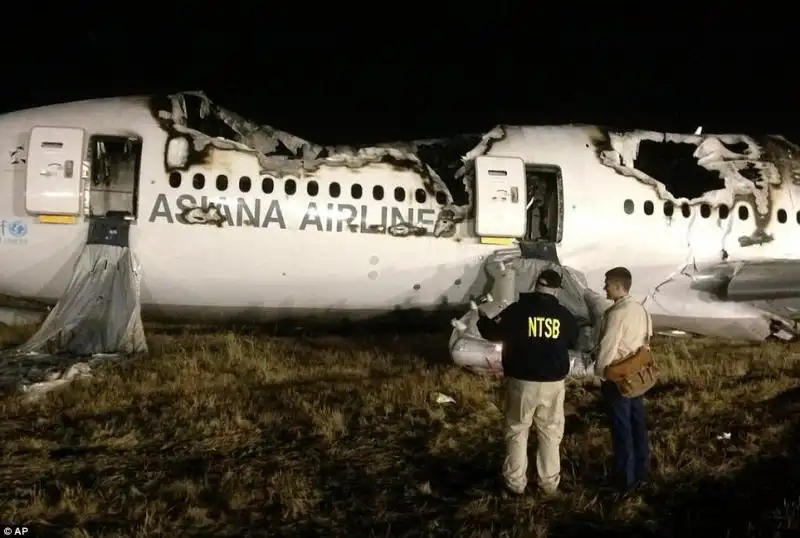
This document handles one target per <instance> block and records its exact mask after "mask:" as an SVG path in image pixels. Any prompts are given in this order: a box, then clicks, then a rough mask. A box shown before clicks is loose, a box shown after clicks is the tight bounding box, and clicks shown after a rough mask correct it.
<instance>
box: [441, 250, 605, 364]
mask: <svg viewBox="0 0 800 538" xmlns="http://www.w3.org/2000/svg"><path fill="white" fill-rule="evenodd" d="M545 269H554V270H556V271H557V272H559V273H560V274H561V275H562V277H563V283H562V289H561V291H560V292H559V294H558V300H559V301H560V302H561V304H563V305H564V306H565V307H566V308H567V309H569V310H570V311H571V312H572V313H573V314H574V315H575V317H576V318H577V320H578V324H579V326H580V327H581V331H580V338H579V340H578V349H576V350H573V352H572V353H570V358H571V362H572V365H571V369H570V375H571V376H576V377H580V376H590V375H593V372H592V371H591V366H592V364H591V359H590V356H589V354H588V352H589V351H591V350H592V349H593V348H594V346H595V339H596V334H595V333H596V330H597V323H598V322H599V321H600V320H601V319H602V315H603V312H605V310H606V308H608V307H609V306H610V304H611V302H610V301H608V300H607V299H606V298H605V297H603V296H602V295H600V294H598V293H596V292H594V291H592V290H591V289H589V288H588V286H587V284H586V278H585V277H584V275H583V274H582V273H580V272H578V271H575V270H574V269H571V268H569V267H562V266H560V265H558V264H557V263H553V262H550V261H547V260H542V259H535V258H534V259H528V258H522V257H520V255H519V251H518V250H517V249H509V250H507V251H505V250H502V251H498V252H496V253H495V254H494V255H493V256H492V257H490V258H489V260H487V263H486V272H487V273H488V276H489V293H490V294H491V296H492V301H488V302H486V303H484V304H482V305H481V306H480V307H479V308H480V309H481V310H482V311H483V312H484V313H485V314H486V315H487V316H489V317H490V318H491V317H494V316H495V315H497V314H498V313H500V311H501V310H503V309H504V308H505V307H506V306H508V305H509V304H511V303H513V302H514V301H516V300H517V299H518V298H519V294H520V293H521V292H528V291H533V289H534V287H535V284H536V278H537V277H538V276H539V273H541V272H542V271H544V270H545ZM477 323H478V312H476V311H475V310H470V311H468V312H467V313H466V314H464V316H463V317H461V319H459V320H458V322H456V325H457V326H456V327H455V328H454V329H453V333H452V335H451V337H450V352H451V355H452V356H453V360H454V362H456V363H457V364H461V365H462V366H466V367H468V368H470V369H472V370H475V371H479V372H495V373H496V372H497V371H498V369H500V355H501V354H500V348H499V347H497V346H496V345H495V344H493V343H491V342H488V341H486V340H484V339H483V338H482V337H481V335H480V332H479V331H478V328H477Z"/></svg>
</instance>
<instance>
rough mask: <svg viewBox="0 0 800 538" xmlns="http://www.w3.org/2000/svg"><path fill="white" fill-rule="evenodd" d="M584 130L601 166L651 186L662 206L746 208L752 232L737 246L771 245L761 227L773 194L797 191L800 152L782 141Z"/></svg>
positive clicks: (770, 216)
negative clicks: (753, 224) (753, 227)
mask: <svg viewBox="0 0 800 538" xmlns="http://www.w3.org/2000/svg"><path fill="white" fill-rule="evenodd" d="M586 129H587V130H588V131H589V132H590V138H591V139H592V143H593V145H594V148H595V152H596V155H597V158H598V160H599V161H600V162H601V163H602V164H603V165H605V166H607V167H609V168H611V169H613V170H614V171H616V172H617V173H619V174H621V175H625V176H629V177H632V178H635V179H636V180H638V181H639V182H641V183H643V184H645V185H649V186H651V187H652V188H653V189H654V190H655V191H656V193H657V195H658V197H659V198H660V199H662V200H664V201H668V202H672V203H673V204H675V205H680V204H687V205H690V206H693V205H700V204H707V205H709V206H711V207H719V206H721V205H726V206H728V207H732V206H733V205H734V204H735V203H737V202H740V201H743V202H747V203H748V204H749V205H750V206H751V207H752V209H753V212H754V216H755V222H756V230H755V231H754V233H753V234H751V235H750V236H743V237H740V238H739V243H740V244H741V245H742V246H749V245H755V244H763V243H767V242H769V241H771V240H772V237H771V236H770V235H769V234H767V232H766V227H767V225H768V224H769V223H770V221H771V219H773V218H774V215H775V212H776V208H775V205H776V204H775V198H776V194H777V193H779V192H780V191H781V190H782V189H785V188H788V186H790V185H800V162H798V160H797V157H798V156H800V151H799V149H798V147H797V146H796V145H795V144H793V143H791V142H790V141H788V140H787V139H786V138H784V137H782V136H777V135H766V136H760V137H754V136H749V135H745V134H702V135H700V134H675V133H662V132H655V131H644V130H636V131H611V130H608V129H604V128H598V127H586Z"/></svg>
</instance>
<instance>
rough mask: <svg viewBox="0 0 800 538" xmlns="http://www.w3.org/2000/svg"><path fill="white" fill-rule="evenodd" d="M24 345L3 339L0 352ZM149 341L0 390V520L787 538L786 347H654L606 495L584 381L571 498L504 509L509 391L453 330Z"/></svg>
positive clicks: (162, 528) (792, 364) (792, 517)
mask: <svg viewBox="0 0 800 538" xmlns="http://www.w3.org/2000/svg"><path fill="white" fill-rule="evenodd" d="M31 332H32V331H26V330H20V329H13V330H12V329H5V330H3V331H0V348H1V347H8V346H11V345H14V344H18V343H22V342H23V341H24V340H25V339H26V338H27V336H28V335H29V334H31ZM148 338H149V340H148V341H149V346H150V356H149V357H148V358H146V359H140V360H138V361H137V362H135V363H130V364H127V365H121V366H120V365H117V366H114V367H107V368H105V369H104V370H103V371H100V372H99V373H97V374H96V375H95V379H93V380H91V381H78V382H76V383H74V384H73V385H72V386H70V387H68V388H66V389H63V390H60V391H57V392H53V393H51V394H49V395H47V396H46V397H45V398H44V399H42V400H41V401H39V402H36V403H31V404H24V403H22V401H21V400H20V398H19V397H18V396H16V395H7V396H4V397H3V398H2V400H1V401H0V406H2V417H3V421H2V426H0V427H1V428H2V430H1V431H2V460H1V461H0V520H4V521H12V522H15V523H22V522H28V523H30V524H31V525H32V526H34V527H35V528H36V529H42V528H43V527H45V526H50V528H49V529H48V530H47V531H46V532H47V535H52V536H58V535H62V536H102V537H111V536H140V537H150V536H166V535H169V536H174V537H177V536H181V537H182V536H291V535H295V534H296V535H308V536H313V535H319V536H348V537H356V536H381V537H383V536H399V537H401V536H459V537H471V536H475V537H478V536H481V537H483V536H485V537H495V536H509V537H512V536H513V537H516V536H582V535H587V536H588V535H589V534H588V533H589V532H591V533H592V534H591V536H593V537H595V538H596V537H597V536H612V535H613V536H623V535H629V536H684V535H686V536H688V535H697V536H704V537H710V536H775V535H776V534H775V532H776V530H781V529H795V530H797V529H799V528H800V514H799V513H798V512H800V454H798V452H800V445H799V444H798V442H799V441H800V440H799V439H798V436H800V434H799V433H798V432H799V431H800V430H798V428H797V417H798V410H800V395H798V392H800V388H798V384H799V383H798V381H799V380H800V360H798V356H799V355H800V346H798V345H785V344H763V345H760V346H759V345H749V344H737V343H730V342H728V343H724V342H714V341H710V340H703V339H696V340H658V341H657V342H656V345H655V350H656V353H657V358H658V360H659V361H660V365H661V370H662V378H661V383H660V384H659V385H658V386H657V387H656V388H655V389H653V391H652V393H651V394H650V395H649V396H648V398H647V411H648V415H649V416H648V418H649V422H650V427H651V445H652V453H653V472H652V479H651V482H650V483H649V484H648V485H647V487H645V488H644V489H643V491H642V492H641V494H640V495H638V496H634V497H631V498H629V499H627V500H625V501H624V502H621V503H614V502H612V497H611V495H610V492H609V491H608V489H607V485H606V484H607V477H606V471H607V467H608V459H609V456H610V436H609V434H608V430H607V427H606V423H605V420H604V416H603V414H602V409H601V407H600V401H599V394H598V390H597V389H596V388H594V387H592V386H591V385H583V386H581V385H577V384H572V385H570V386H569V388H568V393H567V400H568V402H567V406H568V411H567V413H568V416H567V426H566V435H565V438H564V442H563V444H562V462H563V478H562V483H563V487H564V489H565V491H567V492H568V494H567V495H566V496H565V498H563V499H560V500H554V501H545V500H540V499H538V498H537V497H536V496H535V495H531V496H529V497H528V498H524V499H521V500H506V499H502V498H501V497H500V496H499V494H498V490H497V479H498V474H499V468H500V464H501V462H502V459H503V444H502V438H501V420H502V414H501V411H500V409H499V406H498V404H499V403H500V396H501V394H502V391H501V385H500V383H499V382H498V381H495V380H492V379H488V378H481V377H478V376H476V375H473V374H470V373H468V372H465V371H462V370H460V369H458V368H456V367H454V366H450V365H447V364H446V356H447V354H446V349H445V347H446V342H447V334H444V333H443V334H440V335H406V336H386V335H375V336H363V337H348V338H344V337H335V336H325V335H321V336H316V337H308V336H293V337H272V336H269V335H266V334H262V333H259V332H253V331H251V332H248V331H245V330H241V331H238V332H236V333H233V332H218V331H217V332H215V331H211V330H204V329H202V328H195V329H192V328H163V327H161V328H158V327H156V328H152V327H151V328H149V329H148ZM436 393H443V394H446V395H448V396H451V397H452V398H454V399H455V403H447V404H439V403H436V402H435V394H436ZM725 434H730V437H729V438H728V439H725V438H721V439H718V437H725ZM534 447H535V441H532V443H531V448H532V449H533V448H534ZM42 532H45V531H42Z"/></svg>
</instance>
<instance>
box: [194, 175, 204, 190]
mask: <svg viewBox="0 0 800 538" xmlns="http://www.w3.org/2000/svg"><path fill="white" fill-rule="evenodd" d="M192 186H193V187H194V188H195V189H197V190H200V189H202V188H203V187H205V186H206V178H205V176H204V175H203V174H195V175H194V178H192Z"/></svg>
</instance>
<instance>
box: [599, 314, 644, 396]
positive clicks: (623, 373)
mask: <svg viewBox="0 0 800 538" xmlns="http://www.w3.org/2000/svg"><path fill="white" fill-rule="evenodd" d="M642 309H643V310H644V305H642ZM644 313H645V316H646V319H647V335H646V336H645V344H644V345H643V346H641V347H640V348H639V349H637V350H636V351H634V352H633V353H632V354H630V355H628V356H627V357H625V358H624V359H622V360H620V361H617V362H613V363H611V364H609V365H608V366H606V370H605V377H606V379H608V380H609V381H613V382H614V384H616V385H617V388H619V391H620V393H621V394H622V396H623V397H625V398H636V397H637V396H641V395H642V394H644V393H645V392H647V391H648V390H650V389H651V388H653V386H654V385H655V384H656V379H657V372H656V365H655V362H654V361H653V356H652V355H651V354H650V332H651V331H652V328H651V327H652V324H651V320H650V314H648V312H647V310H645V312H644Z"/></svg>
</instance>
